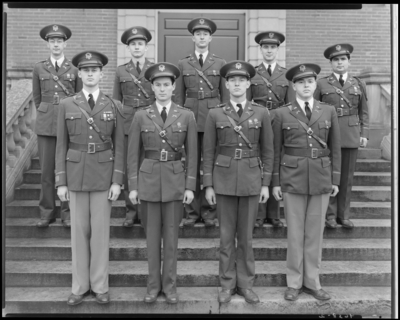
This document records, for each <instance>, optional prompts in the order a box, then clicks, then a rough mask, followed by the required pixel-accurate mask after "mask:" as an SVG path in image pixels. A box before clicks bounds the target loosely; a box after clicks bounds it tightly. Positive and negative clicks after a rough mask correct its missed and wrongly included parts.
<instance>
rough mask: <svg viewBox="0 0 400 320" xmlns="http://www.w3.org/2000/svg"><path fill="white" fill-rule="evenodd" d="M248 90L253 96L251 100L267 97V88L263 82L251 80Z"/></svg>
mask: <svg viewBox="0 0 400 320" xmlns="http://www.w3.org/2000/svg"><path fill="white" fill-rule="evenodd" d="M250 90H251V93H252V95H253V99H257V98H261V97H263V96H266V95H267V87H266V85H265V82H264V81H263V80H251V83H250Z"/></svg>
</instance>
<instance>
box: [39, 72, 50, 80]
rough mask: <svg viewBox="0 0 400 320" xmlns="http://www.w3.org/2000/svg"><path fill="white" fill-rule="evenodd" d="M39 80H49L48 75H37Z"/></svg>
mask: <svg viewBox="0 0 400 320" xmlns="http://www.w3.org/2000/svg"><path fill="white" fill-rule="evenodd" d="M39 78H40V80H48V79H50V74H48V73H43V74H40V75H39Z"/></svg>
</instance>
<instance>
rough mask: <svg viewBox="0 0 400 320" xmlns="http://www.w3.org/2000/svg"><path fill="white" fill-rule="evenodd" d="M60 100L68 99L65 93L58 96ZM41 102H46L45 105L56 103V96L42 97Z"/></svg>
mask: <svg viewBox="0 0 400 320" xmlns="http://www.w3.org/2000/svg"><path fill="white" fill-rule="evenodd" d="M58 96H59V97H60V99H64V98H66V95H65V94H64V93H62V94H58ZM40 102H45V103H53V102H54V96H42V97H41V99H40Z"/></svg>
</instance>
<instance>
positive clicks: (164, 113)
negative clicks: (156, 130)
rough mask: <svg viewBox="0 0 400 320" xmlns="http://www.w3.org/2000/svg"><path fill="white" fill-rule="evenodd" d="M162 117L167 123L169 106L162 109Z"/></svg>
mask: <svg viewBox="0 0 400 320" xmlns="http://www.w3.org/2000/svg"><path fill="white" fill-rule="evenodd" d="M161 118H162V119H163V121H164V123H165V120H167V107H163V109H162V111H161Z"/></svg>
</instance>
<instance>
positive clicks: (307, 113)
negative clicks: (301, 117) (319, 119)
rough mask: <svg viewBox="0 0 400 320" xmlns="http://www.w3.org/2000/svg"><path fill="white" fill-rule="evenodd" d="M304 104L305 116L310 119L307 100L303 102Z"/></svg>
mask: <svg viewBox="0 0 400 320" xmlns="http://www.w3.org/2000/svg"><path fill="white" fill-rule="evenodd" d="M304 105H305V108H304V109H305V110H306V116H307V118H308V120H310V119H311V109H310V107H309V106H308V102H307V101H306V102H305V103H304Z"/></svg>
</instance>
